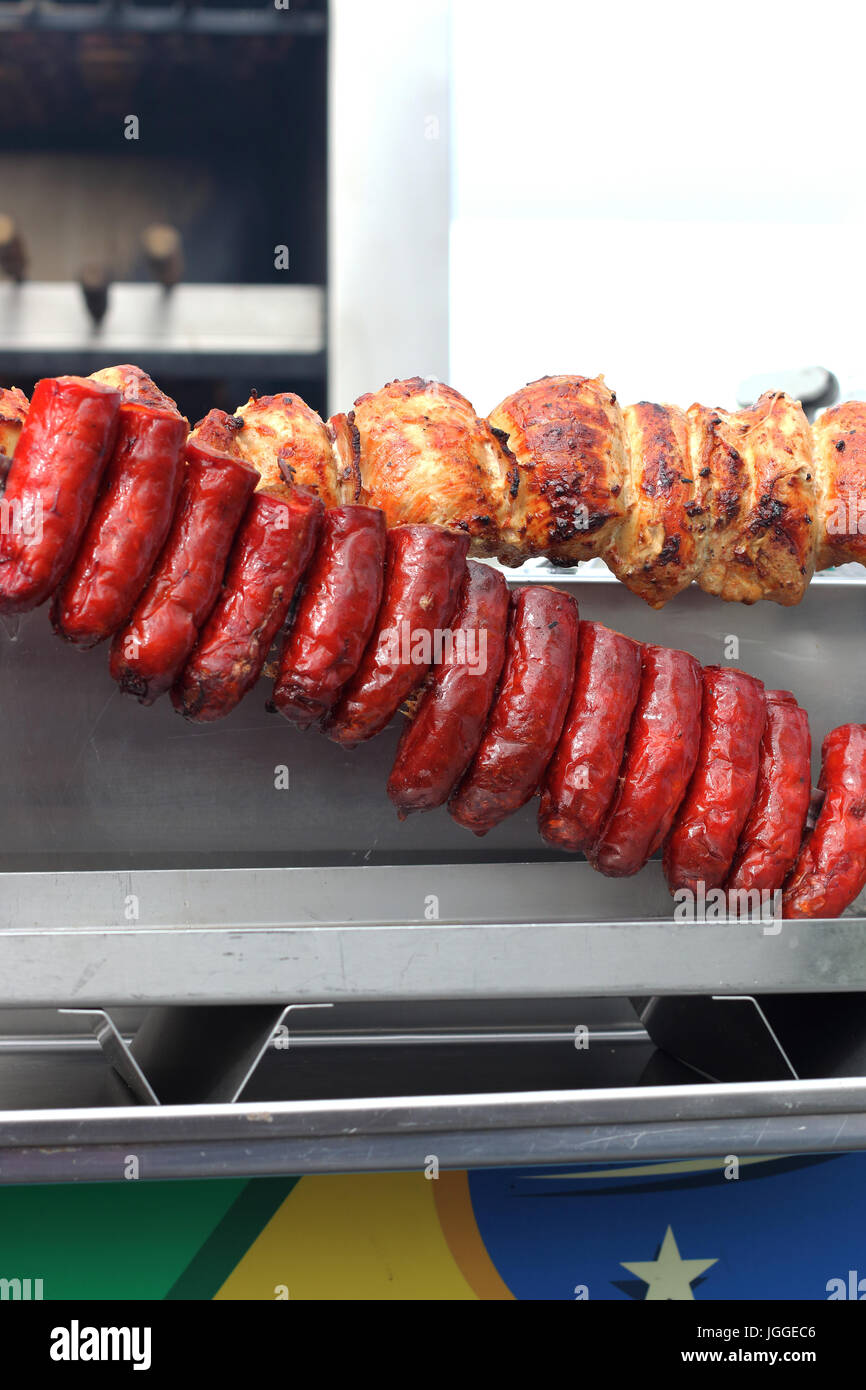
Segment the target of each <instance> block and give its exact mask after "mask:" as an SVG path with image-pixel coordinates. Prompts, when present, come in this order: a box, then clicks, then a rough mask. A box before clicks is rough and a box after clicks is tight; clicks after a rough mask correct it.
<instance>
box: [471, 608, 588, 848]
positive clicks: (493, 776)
mask: <svg viewBox="0 0 866 1390" xmlns="http://www.w3.org/2000/svg"><path fill="white" fill-rule="evenodd" d="M578 626H579V618H578V610H577V604H576V603H575V601H574V599H573V598H571V597H570V596H569V595H568V594H564V593H562V592H560V591H559V590H558V589H548V588H546V587H543V586H538V587H535V586H532V587H529V586H527V587H525V588H520V589H515V591H514V593H513V594H512V596H511V611H510V615H509V625H508V635H507V638H506V645H505V664H504V666H503V669H502V680H501V683H500V687H499V693H498V694H497V696H496V699H495V701H494V704H493V709H492V711H491V714H490V721H489V723H488V725H487V731H486V733H485V734H484V738H483V739H482V741H481V744H480V746H479V749H478V752H477V753H476V754H475V757H474V758H473V760H472V763H471V764H470V767H469V771H468V772H467V773H466V776H465V777H464V779H463V781H462V782H461V783H460V785H459V787H458V788H457V790H456V792H455V793H454V795H453V796H452V798H451V801H450V804H449V809H450V811H451V815H452V816H453V817H454V819H455V821H456V822H457V824H458V825H463V826H465V827H466V829H467V830H472V831H474V832H475V834H476V835H486V834H487V832H488V830H492V829H493V827H494V826H495V825H498V824H499V822H500V821H502V820H504V819H505V817H506V816H510V815H511V814H512V813H513V812H514V811H517V810H519V809H520V807H521V806H524V805H525V804H526V802H527V801H529V800H530V799H531V798H532V796H534V794H535V792H536V791H537V790H538V787H539V785H540V783H541V780H542V778H543V777H544V773H545V770H546V768H547V764H548V763H549V762H550V759H551V757H552V755H553V750H554V748H555V747H556V744H557V741H558V739H559V735H560V734H561V732H562V726H563V723H564V721H565V715H566V711H567V709H568V702H569V700H570V698H571V689H572V684H573V682H574V665H575V659H576V657H577V642H578Z"/></svg>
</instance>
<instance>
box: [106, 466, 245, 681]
mask: <svg viewBox="0 0 866 1390" xmlns="http://www.w3.org/2000/svg"><path fill="white" fill-rule="evenodd" d="M258 477H259V475H258V473H257V472H256V470H255V469H254V468H251V467H250V466H249V464H247V463H242V462H241V461H240V460H239V459H234V458H230V457H229V455H228V454H224V453H221V452H220V451H219V450H217V449H213V448H211V447H210V446H208V445H206V444H202V443H199V442H197V441H195V440H189V441H188V443H187V447H186V469H185V472H184V480H183V486H182V488H181V493H180V500H179V502H178V506H177V510H176V512H175V514H174V520H173V522H172V525H171V530H170V531H169V534H168V539H167V541H166V543H165V545H164V546H163V549H162V553H161V554H160V556H159V559H158V560H157V562H156V568H155V569H154V571H153V574H152V575H151V577H150V580H149V582H148V584H147V587H146V589H145V590H144V593H143V594H142V596H141V598H140V599H139V601H138V603H137V604H136V606H135V609H134V610H133V613H132V616H131V617H130V619H129V622H128V623H127V624H126V625H125V626H124V627H123V628H121V629H120V631H119V632H118V633H117V634H116V636H115V638H114V641H113V643H112V646H111V663H110V664H111V674H112V676H113V677H114V679H115V680H116V681H118V682H119V683H120V687H121V689H122V690H124V691H125V692H127V693H128V694H130V695H137V696H138V698H139V700H140V701H141V703H142V704H144V705H150V704H152V703H153V701H154V700H155V699H157V697H158V696H160V695H162V694H164V692H165V691H166V690H169V689H170V688H171V686H172V685H173V684H174V682H175V680H176V679H177V676H178V675H179V673H180V671H181V669H182V667H183V665H184V662H185V661H186V659H187V657H188V656H189V654H190V652H191V651H192V649H193V647H194V646H195V643H196V639H197V637H198V634H199V631H200V629H201V627H202V626H203V624H204V622H205V619H206V618H207V616H208V614H209V613H210V611H211V609H212V608H213V605H214V603H215V601H216V597H217V594H218V593H219V588H220V584H221V582H222V577H223V573H224V572H225V567H226V560H227V559H228V554H229V550H230V549H231V544H232V541H233V539H234V535H235V531H236V530H237V528H238V525H239V524H240V520H241V517H242V516H243V514H244V511H245V510H246V506H247V503H248V501H249V499H250V495H251V493H252V491H253V489H254V488H255V486H256V483H257V482H258Z"/></svg>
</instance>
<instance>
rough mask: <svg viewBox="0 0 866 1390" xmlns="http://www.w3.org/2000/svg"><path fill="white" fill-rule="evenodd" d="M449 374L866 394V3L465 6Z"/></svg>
mask: <svg viewBox="0 0 866 1390" xmlns="http://www.w3.org/2000/svg"><path fill="white" fill-rule="evenodd" d="M452 64H453V89H452V100H453V110H452V171H453V172H452V178H453V184H452V223H451V289H450V300H451V304H450V308H451V344H450V347H451V367H450V377H451V381H452V382H453V384H454V385H455V386H456V387H458V389H460V390H462V391H464V392H465V393H466V394H467V395H468V396H469V397H470V398H471V399H472V400H473V401H474V403H475V405H476V408H477V409H479V410H480V411H482V412H485V413H486V412H487V411H488V410H490V409H491V408H492V407H493V406H494V405H495V404H496V402H497V401H498V400H500V399H501V398H502V397H503V396H505V395H506V394H508V393H509V392H511V391H512V390H514V389H515V388H516V387H518V386H519V385H521V384H522V383H523V382H525V381H528V380H531V379H533V378H534V377H537V376H541V375H543V374H545V373H547V372H581V373H587V374H594V373H596V372H600V371H601V372H604V373H605V375H606V377H607V379H608V381H609V382H610V383H611V385H612V386H613V387H615V389H616V390H617V392H618V394H619V395H620V398H621V399H622V400H623V401H627V400H637V399H642V398H650V399H660V400H668V401H675V402H678V403H679V404H682V405H688V404H689V403H690V402H691V401H692V400H695V399H699V400H703V401H704V402H705V403H706V404H720V405H732V404H733V403H734V397H735V393H736V387H737V383H738V382H739V381H741V380H742V379H743V378H744V377H746V376H748V375H750V374H752V373H755V372H764V371H774V370H776V369H778V368H782V369H790V368H799V367H805V366H810V365H813V364H820V365H823V366H827V367H829V368H830V369H831V370H833V371H835V372H836V374H837V375H838V376H839V378H840V380H841V381H842V384H843V387H844V388H846V389H847V390H859V389H863V388H866V11H864V10H858V9H856V8H855V7H854V6H853V5H850V4H848V5H843V4H841V3H838V0H826V2H825V3H823V4H820V5H814V4H808V5H807V4H801V3H787V4H779V3H776V2H775V0H757V3H751V4H746V3H742V0H727V3H725V4H719V3H714V4H706V3H701V2H700V0H692V3H691V4H685V3H679V0H656V3H647V4H645V5H637V4H633V3H623V0H605V2H604V3H603V4H601V5H598V4H596V5H593V6H589V5H586V4H583V3H581V2H580V0H578V2H577V3H568V2H567V0H531V2H530V0H521V3H518V0H453V6H452Z"/></svg>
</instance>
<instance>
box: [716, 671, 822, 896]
mask: <svg viewBox="0 0 866 1390" xmlns="http://www.w3.org/2000/svg"><path fill="white" fill-rule="evenodd" d="M766 702H767V723H766V726H765V728H764V737H763V738H762V739H761V755H760V760H759V762H758V785H757V790H756V792H755V799H754V802H753V803H752V809H751V810H750V811H749V814H748V816H747V818H746V823H745V825H744V826H743V831H742V834H741V835H740V843H739V845H738V847H737V853H736V855H735V856H734V862H733V865H732V868H731V873H730V877H729V878H728V882H727V884H726V887H727V888H728V889H745V890H746V891H747V892H748V891H750V890H752V889H756V890H758V891H764V890H766V891H767V892H771V893H774V892H775V891H776V890H777V889H778V888H781V887H782V884H783V883H784V882H785V879H786V878H787V876H788V874H789V873H790V871H791V869H792V867H793V864H794V861H795V860H796V858H797V854H798V851H799V849H800V843H801V841H802V838H803V830H804V827H805V824H806V816H807V814H808V811H809V802H810V800H811V787H812V773H811V759H812V739H811V737H810V734H809V716H808V715H807V713H806V711H805V710H804V709H801V708H800V706H799V705H798V704H797V701H796V700H795V699H794V696H793V695H792V694H791V693H790V691H788V690H768V691H767V693H766Z"/></svg>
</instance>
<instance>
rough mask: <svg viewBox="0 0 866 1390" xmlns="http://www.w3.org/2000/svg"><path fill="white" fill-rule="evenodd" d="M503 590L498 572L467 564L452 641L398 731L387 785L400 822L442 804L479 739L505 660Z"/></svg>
mask: <svg viewBox="0 0 866 1390" xmlns="http://www.w3.org/2000/svg"><path fill="white" fill-rule="evenodd" d="M507 625H508V588H507V586H506V583H505V580H504V579H503V577H502V575H501V573H500V572H499V570H494V569H491V567H490V565H481V564H479V563H478V562H477V561H476V560H467V562H466V574H465V577H464V580H463V588H462V590H461V594H460V599H459V601H458V604H457V611H456V612H455V614H454V617H453V619H452V621H451V633H452V634H453V641H452V643H451V645H450V646H448V647H446V650H445V652H444V654H443V657H442V660H441V661H440V663H439V665H438V666H437V667H436V668H435V670H434V671H433V673H432V677H431V683H430V686H429V689H428V690H427V691H426V693H425V694H424V696H423V697H422V699H421V702H420V703H419V705H418V708H417V710H416V712H415V717H414V719H412V720H410V721H409V722H408V723H407V724H406V727H405V729H404V730H403V733H402V736H401V738H400V744H399V747H398V748H397V757H396V759H395V761H394V767H393V770H392V772H391V776H390V778H389V780H388V795H389V796H390V798H391V800H392V801H393V803H394V805H395V806H396V807H397V810H398V812H399V814H400V817H401V819H402V818H403V817H404V816H407V815H408V814H409V813H410V812H411V811H431V810H432V809H433V808H434V807H435V806H443V805H444V804H445V802H446V801H447V800H448V797H449V796H450V794H451V792H452V790H453V788H454V787H455V786H456V784H457V782H458V781H459V780H460V778H461V777H462V776H463V773H464V772H465V771H466V769H467V767H468V766H469V763H470V761H471V758H472V755H473V753H474V752H475V750H476V748H477V747H478V745H479V743H480V742H481V736H482V734H483V733H484V726H485V723H486V722H487V715H488V713H489V711H490V706H491V704H492V703H493V696H494V694H495V692H496V684H497V681H498V680H499V675H500V672H501V670H502V663H503V661H504V659H505V632H506V628H507Z"/></svg>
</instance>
